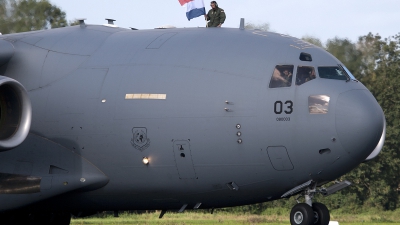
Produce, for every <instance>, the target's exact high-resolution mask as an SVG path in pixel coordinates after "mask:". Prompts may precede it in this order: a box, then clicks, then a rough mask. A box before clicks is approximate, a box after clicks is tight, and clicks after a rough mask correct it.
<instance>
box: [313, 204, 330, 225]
mask: <svg viewBox="0 0 400 225" xmlns="http://www.w3.org/2000/svg"><path fill="white" fill-rule="evenodd" d="M312 209H313V210H314V214H315V221H314V225H328V224H329V221H330V219H331V216H330V214H329V210H328V208H327V207H326V206H325V205H324V204H322V203H317V202H316V203H313V204H312Z"/></svg>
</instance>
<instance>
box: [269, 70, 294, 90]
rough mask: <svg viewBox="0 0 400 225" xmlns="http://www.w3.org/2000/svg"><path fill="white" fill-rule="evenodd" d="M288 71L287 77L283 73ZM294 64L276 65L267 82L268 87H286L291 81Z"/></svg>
mask: <svg viewBox="0 0 400 225" xmlns="http://www.w3.org/2000/svg"><path fill="white" fill-rule="evenodd" d="M285 71H288V74H287V77H285V76H286V74H285V73H284V72H285ZM293 72H294V65H276V66H275V68H274V71H273V72H272V76H271V79H270V82H269V88H287V87H291V86H292V83H293Z"/></svg>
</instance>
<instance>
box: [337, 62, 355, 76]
mask: <svg viewBox="0 0 400 225" xmlns="http://www.w3.org/2000/svg"><path fill="white" fill-rule="evenodd" d="M338 66H339V67H341V68H342V70H344V72H345V73H346V74H347V76H348V77H349V79H351V80H357V79H356V77H355V76H354V75H353V74H352V73H351V72H350V70H349V69H347V67H346V66H345V65H341V64H338Z"/></svg>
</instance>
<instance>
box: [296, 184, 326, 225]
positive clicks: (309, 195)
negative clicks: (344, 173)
mask: <svg viewBox="0 0 400 225" xmlns="http://www.w3.org/2000/svg"><path fill="white" fill-rule="evenodd" d="M316 192H317V191H316V190H315V187H314V188H313V189H307V190H305V191H304V194H303V196H304V197H305V203H298V204H296V205H295V206H294V207H293V208H292V211H291V212H290V224H291V225H328V224H329V220H330V214H329V210H328V208H326V206H325V205H324V204H322V203H317V202H316V203H312V199H313V197H314V194H315V193H316ZM301 196H302V195H300V196H299V197H301ZM298 199H299V198H297V199H296V200H297V201H298Z"/></svg>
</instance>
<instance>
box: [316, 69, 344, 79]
mask: <svg viewBox="0 0 400 225" xmlns="http://www.w3.org/2000/svg"><path fill="white" fill-rule="evenodd" d="M318 73H319V77H321V78H326V79H334V80H348V78H347V76H346V74H345V72H344V71H343V70H342V69H341V68H340V67H339V66H324V67H318Z"/></svg>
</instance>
